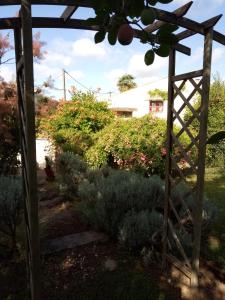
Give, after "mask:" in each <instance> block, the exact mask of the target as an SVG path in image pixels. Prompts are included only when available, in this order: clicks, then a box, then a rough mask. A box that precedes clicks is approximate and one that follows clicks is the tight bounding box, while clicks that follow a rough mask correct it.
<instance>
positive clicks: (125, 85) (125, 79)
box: [117, 74, 137, 93]
mask: <svg viewBox="0 0 225 300" xmlns="http://www.w3.org/2000/svg"><path fill="white" fill-rule="evenodd" d="M117 87H118V89H119V91H120V92H121V93H122V92H125V91H128V90H130V89H133V88H135V87H137V84H136V82H135V81H134V76H132V75H130V74H125V75H123V76H121V77H120V78H119V80H118V82H117Z"/></svg>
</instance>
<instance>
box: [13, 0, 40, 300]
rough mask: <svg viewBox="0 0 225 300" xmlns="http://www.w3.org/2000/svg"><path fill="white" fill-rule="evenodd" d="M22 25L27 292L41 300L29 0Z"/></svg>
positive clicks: (19, 60)
mask: <svg viewBox="0 0 225 300" xmlns="http://www.w3.org/2000/svg"><path fill="white" fill-rule="evenodd" d="M20 17H21V29H20V27H16V28H15V29H14V40H15V55H16V70H17V90H18V108H19V119H20V128H21V147H22V168H23V182H24V184H23V186H24V198H25V205H24V209H25V220H26V235H27V263H28V276H29V280H28V283H29V289H28V290H29V292H30V298H31V299H32V300H40V245H39V217H38V195H37V164H36V133H35V103H34V74H33V37H32V16H31V4H30V1H29V0H22V1H21V10H20Z"/></svg>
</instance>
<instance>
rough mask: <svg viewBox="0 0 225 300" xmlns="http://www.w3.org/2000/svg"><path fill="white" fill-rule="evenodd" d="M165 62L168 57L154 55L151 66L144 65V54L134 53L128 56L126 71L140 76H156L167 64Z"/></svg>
mask: <svg viewBox="0 0 225 300" xmlns="http://www.w3.org/2000/svg"><path fill="white" fill-rule="evenodd" d="M167 62H168V59H166V58H161V57H159V56H156V57H155V61H154V63H153V64H152V65H151V66H146V64H145V62H144V54H135V55H133V56H132V57H131V58H130V61H129V64H128V73H131V74H132V75H134V76H135V77H142V78H145V77H151V76H156V75H159V74H160V72H161V71H162V70H163V69H164V68H165V67H166V66H167Z"/></svg>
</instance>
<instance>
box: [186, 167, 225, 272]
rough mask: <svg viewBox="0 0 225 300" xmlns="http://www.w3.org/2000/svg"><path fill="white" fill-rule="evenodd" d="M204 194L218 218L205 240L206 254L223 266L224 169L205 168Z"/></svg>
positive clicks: (224, 245) (224, 261) (224, 262)
mask: <svg viewBox="0 0 225 300" xmlns="http://www.w3.org/2000/svg"><path fill="white" fill-rule="evenodd" d="M189 180H190V181H194V177H193V176H191V177H189ZM205 195H206V197H207V198H208V199H209V200H210V201H211V202H212V203H213V204H215V206H216V207H217V209H218V218H217V220H216V222H215V224H213V227H212V232H211V238H210V239H209V240H208V241H207V245H206V246H207V248H208V251H207V255H206V256H207V258H208V259H210V260H213V261H215V262H217V263H219V264H220V265H221V266H223V267H224V268H225V169H222V168H207V169H206V172H205Z"/></svg>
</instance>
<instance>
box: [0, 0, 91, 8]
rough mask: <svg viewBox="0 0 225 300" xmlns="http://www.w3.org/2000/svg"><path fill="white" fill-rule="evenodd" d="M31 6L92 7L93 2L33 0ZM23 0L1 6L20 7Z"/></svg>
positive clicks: (11, 0) (2, 2)
mask: <svg viewBox="0 0 225 300" xmlns="http://www.w3.org/2000/svg"><path fill="white" fill-rule="evenodd" d="M30 3H31V5H65V6H81V7H92V1H91V0H31V1H30ZM20 4H21V0H0V6H3V5H20Z"/></svg>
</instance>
